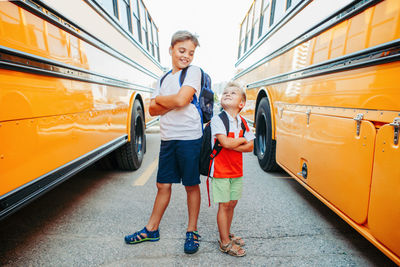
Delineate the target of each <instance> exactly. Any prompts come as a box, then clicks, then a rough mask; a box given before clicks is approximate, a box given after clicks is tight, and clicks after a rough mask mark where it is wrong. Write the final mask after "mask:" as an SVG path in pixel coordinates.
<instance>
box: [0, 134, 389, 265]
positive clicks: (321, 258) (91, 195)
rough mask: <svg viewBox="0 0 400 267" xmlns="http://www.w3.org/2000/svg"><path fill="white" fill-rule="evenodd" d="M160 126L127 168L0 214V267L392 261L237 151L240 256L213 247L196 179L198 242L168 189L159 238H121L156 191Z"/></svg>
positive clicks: (93, 174)
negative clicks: (187, 247)
mask: <svg viewBox="0 0 400 267" xmlns="http://www.w3.org/2000/svg"><path fill="white" fill-rule="evenodd" d="M159 143H160V139H159V134H158V133H157V131H150V132H149V133H148V134H147V144H148V147H147V153H146V156H145V159H144V161H143V165H142V167H141V168H140V169H139V170H138V171H136V172H121V171H99V170H96V169H94V168H89V169H87V170H84V171H83V172H81V173H79V174H77V175H75V176H74V177H72V178H71V179H69V180H68V181H66V182H64V183H63V184H62V185H60V186H58V187H57V188H55V189H54V190H52V191H50V192H48V193H47V194H45V195H44V196H42V197H41V198H39V199H37V200H35V201H34V202H32V203H30V204H29V205H27V206H26V207H24V208H23V209H21V210H19V211H18V212H16V213H14V214H13V215H11V216H9V217H8V218H6V219H4V220H3V221H1V222H0V266H113V267H114V266H160V265H163V266H228V265H231V266H249V265H255V266H395V265H394V263H393V262H392V261H390V260H389V259H388V258H387V257H386V256H385V255H384V254H382V253H381V252H380V251H379V250H378V249H376V248H375V247H374V246H373V245H371V244H370V243H369V242H368V241H367V240H366V239H364V238H363V237H362V236H361V235H359V234H358V233H357V232H356V231H355V230H353V229H352V228H351V227H350V226H348V225H347V224H346V223H345V222H344V221H343V220H342V219H341V218H340V217H338V216H337V215H336V214H335V213H334V212H332V211H331V210H330V209H329V208H327V207H326V206H325V205H323V204H322V203H321V202H320V201H319V200H318V199H316V198H315V197H314V196H313V195H311V194H310V193H309V192H308V191H307V190H305V189H304V188H303V187H302V186H301V185H299V184H298V183H297V182H296V181H295V180H293V179H291V178H289V177H288V175H286V174H285V173H275V174H267V173H265V172H263V171H262V170H261V169H260V168H259V166H258V163H257V159H256V158H255V156H254V155H252V154H251V153H248V154H246V155H245V166H244V169H245V179H244V193H243V198H242V199H241V200H240V201H239V204H238V206H237V208H236V211H235V217H234V221H233V226H232V232H234V233H235V234H236V235H240V236H242V237H243V238H244V240H245V241H246V243H247V244H246V250H247V255H246V256H245V257H243V258H235V257H232V256H229V255H226V254H223V253H221V252H220V251H219V250H218V247H217V246H218V245H217V244H218V243H217V239H218V231H217V225H216V212H217V206H216V205H213V206H212V207H211V208H209V207H208V201H207V195H206V186H205V180H204V179H203V180H202V184H201V190H202V206H201V211H200V218H199V233H200V235H201V236H202V239H201V243H200V250H199V252H198V253H196V254H194V255H186V254H184V252H183V243H184V237H185V232H186V222H187V209H186V193H185V190H184V188H183V186H181V185H174V186H173V189H172V190H173V195H172V198H171V202H170V205H169V208H168V209H167V211H166V213H165V215H164V218H163V221H162V223H161V226H160V233H161V239H160V241H158V242H146V243H142V244H137V245H126V244H125V243H124V240H123V237H124V235H126V234H129V233H132V232H133V231H136V230H140V229H141V228H143V226H144V225H145V224H146V222H147V219H148V217H149V215H150V212H151V209H152V206H153V201H154V197H155V194H156V186H155V175H156V168H157V155H158V151H159Z"/></svg>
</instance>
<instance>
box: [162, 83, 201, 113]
mask: <svg viewBox="0 0 400 267" xmlns="http://www.w3.org/2000/svg"><path fill="white" fill-rule="evenodd" d="M194 93H196V90H195V89H194V88H193V87H190V86H187V85H185V86H182V87H181V89H180V90H179V92H178V93H177V94H173V95H158V96H157V97H156V98H155V100H156V103H157V104H159V105H161V106H163V107H165V108H167V109H169V110H171V109H175V108H181V107H184V106H186V105H189V104H190V102H191V101H192V99H193V95H194Z"/></svg>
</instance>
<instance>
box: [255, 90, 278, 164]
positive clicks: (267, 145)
mask: <svg viewBox="0 0 400 267" xmlns="http://www.w3.org/2000/svg"><path fill="white" fill-rule="evenodd" d="M255 114H256V115H255V124H256V139H255V142H254V145H255V149H254V152H255V155H256V156H257V158H258V163H259V164H260V167H261V168H262V169H263V170H264V171H266V172H271V171H277V170H279V169H280V168H279V165H278V164H277V163H276V140H275V139H274V138H273V127H274V123H273V114H272V109H271V106H270V101H269V99H268V96H267V94H265V96H264V97H260V99H257V109H256V112H255Z"/></svg>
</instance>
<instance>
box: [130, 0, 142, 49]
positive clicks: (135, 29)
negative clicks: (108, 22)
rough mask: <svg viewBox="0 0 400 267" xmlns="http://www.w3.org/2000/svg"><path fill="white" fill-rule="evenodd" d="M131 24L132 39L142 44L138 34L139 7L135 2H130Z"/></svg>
mask: <svg viewBox="0 0 400 267" xmlns="http://www.w3.org/2000/svg"><path fill="white" fill-rule="evenodd" d="M132 24H133V29H132V30H133V37H134V38H135V39H136V40H138V41H139V42H142V35H141V34H140V18H139V6H138V3H137V0H132Z"/></svg>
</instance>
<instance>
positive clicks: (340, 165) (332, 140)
mask: <svg viewBox="0 0 400 267" xmlns="http://www.w3.org/2000/svg"><path fill="white" fill-rule="evenodd" d="M288 108H289V109H290V108H291V107H290V106H289V107H288ZM294 109H296V107H294ZM297 109H298V108H297ZM303 109H304V110H303V111H302V112H298V111H296V112H291V111H289V110H287V111H284V112H283V113H282V115H281V117H280V118H279V117H278V120H277V161H278V162H279V163H280V164H282V165H284V166H285V167H286V168H288V169H289V170H290V171H292V172H293V173H294V174H295V175H297V177H299V178H300V179H301V180H302V181H304V182H305V183H306V184H307V185H309V186H310V187H311V188H313V189H314V190H315V191H316V192H318V193H319V194H320V195H322V196H323V197H324V198H325V199H326V200H328V201H329V202H330V203H331V204H333V205H334V206H336V207H337V208H338V209H339V210H341V211H342V212H343V213H345V214H346V215H347V216H349V217H350V218H351V219H352V220H354V221H355V222H357V223H358V224H363V223H364V222H365V221H366V219H367V213H368V202H369V194H370V185H371V173H372V164H373V153H374V143H375V136H376V130H375V127H374V125H373V124H372V123H371V122H369V121H365V120H362V119H357V120H354V119H353V118H345V117H340V116H337V115H336V116H334V115H325V114H323V112H322V113H321V112H320V111H321V110H320V108H318V107H312V108H309V109H307V110H305V108H303ZM321 109H324V108H322V107H321ZM318 112H319V114H318ZM279 120H280V121H279ZM293 124H294V125H293ZM293 129H296V131H293ZM293 157H296V160H294V159H293Z"/></svg>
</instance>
